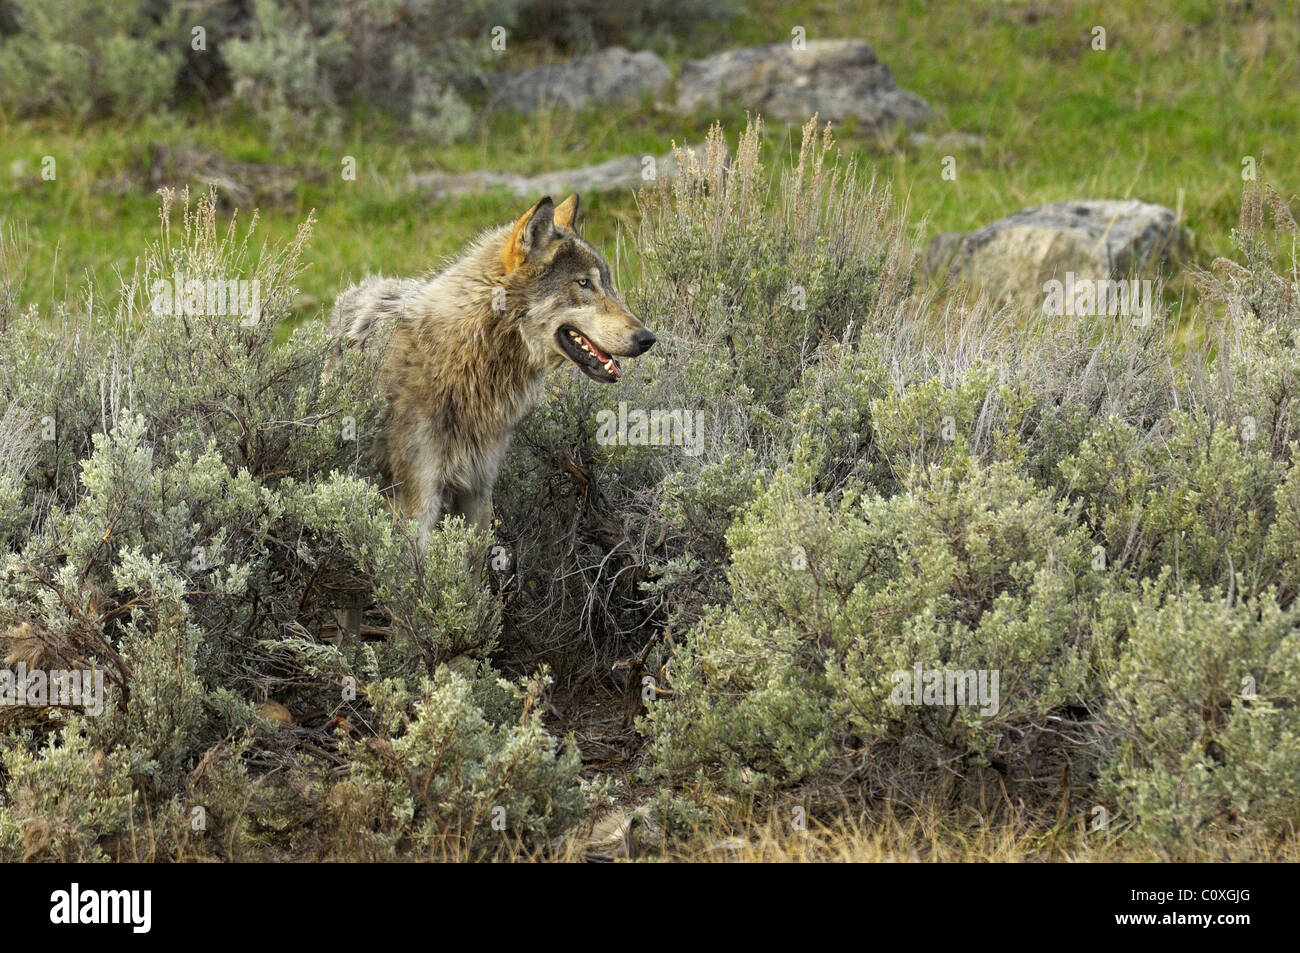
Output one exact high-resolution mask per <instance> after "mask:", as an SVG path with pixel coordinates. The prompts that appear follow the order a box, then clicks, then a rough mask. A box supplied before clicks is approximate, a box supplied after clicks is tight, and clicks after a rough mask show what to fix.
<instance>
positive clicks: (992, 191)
mask: <svg viewBox="0 0 1300 953" xmlns="http://www.w3.org/2000/svg"><path fill="white" fill-rule="evenodd" d="M796 25H798V26H802V27H804V29H805V30H806V33H807V36H808V38H809V39H820V38H829V37H846V36H854V37H861V38H863V39H866V40H868V41H869V42H871V43H872V44H874V45H875V47H876V49H877V51H878V52H879V54H880V56H881V58H882V60H883V61H884V62H885V63H887V64H888V65H889V67H890V68H891V70H892V71H893V73H894V75H895V77H896V79H897V80H898V82H899V84H900V85H901V86H903V87H904V88H907V89H910V90H913V91H915V92H917V93H919V94H921V95H923V96H925V97H926V98H927V99H928V100H929V101H930V102H931V104H932V106H933V107H934V109H935V117H934V120H933V122H932V123H931V126H930V128H929V129H928V130H927V131H928V132H930V133H932V134H941V133H943V132H945V131H963V132H973V133H978V134H980V135H982V136H984V137H985V140H986V142H985V144H984V146H983V147H982V148H978V149H972V150H968V151H962V152H958V153H956V154H955V158H956V162H957V179H956V181H955V182H953V181H945V180H944V179H943V178H942V177H941V174H940V172H941V164H942V161H943V155H944V151H945V150H943V149H942V148H937V147H934V146H928V147H924V148H921V149H915V148H912V147H909V146H907V145H906V144H905V143H904V142H903V141H902V140H901V139H899V140H897V141H894V142H884V143H882V142H879V141H871V140H868V139H866V138H864V137H862V136H860V135H858V134H856V132H855V130H854V129H853V127H852V125H851V124H850V125H849V126H847V127H846V128H845V129H842V130H839V135H840V139H841V142H842V145H843V147H844V149H845V150H846V151H850V152H854V153H856V154H857V155H858V156H859V161H860V162H861V164H862V165H863V167H864V168H865V169H867V170H872V171H875V172H877V173H878V174H879V175H880V176H881V177H882V178H885V179H887V180H889V181H891V182H892V183H893V184H894V188H895V192H896V194H897V195H898V196H900V198H902V199H905V200H906V202H907V207H908V215H909V219H910V220H911V221H912V222H914V223H915V225H916V227H917V230H918V237H919V238H920V239H922V240H924V239H925V238H928V237H929V236H930V235H932V234H934V233H935V232H937V231H943V230H967V229H971V228H976V227H979V226H980V225H983V224H986V223H988V222H990V221H992V220H994V219H996V218H999V217H1001V216H1003V215H1007V214H1009V213H1011V212H1014V211H1016V210H1017V209H1019V208H1023V207H1025V206H1028V205H1034V204H1038V203H1041V202H1047V201H1055V200H1060V199H1067V198H1079V197H1094V198H1112V197H1119V198H1125V197H1133V198H1140V199H1143V200H1145V201H1151V202H1157V203H1161V204H1164V205H1168V206H1170V207H1173V208H1176V209H1179V210H1180V211H1181V212H1182V214H1183V217H1184V221H1185V223H1186V224H1187V226H1188V227H1189V228H1190V229H1191V230H1192V232H1193V233H1194V236H1195V241H1196V244H1195V259H1196V260H1197V261H1199V262H1201V263H1206V262H1208V261H1210V260H1211V259H1212V258H1213V257H1214V256H1216V255H1220V254H1227V253H1230V251H1231V230H1232V228H1233V226H1234V225H1235V223H1236V221H1237V216H1238V209H1239V201H1240V192H1241V187H1242V179H1241V160H1242V157H1243V156H1247V155H1250V156H1254V157H1255V159H1256V160H1257V162H1258V165H1259V170H1260V173H1259V174H1260V178H1261V180H1263V181H1267V182H1269V183H1271V184H1272V185H1274V187H1276V188H1277V189H1278V191H1279V192H1281V193H1282V195H1283V196H1284V197H1286V198H1287V199H1288V200H1291V198H1292V196H1293V195H1294V192H1295V190H1296V188H1297V183H1298V182H1300V150H1297V149H1296V148H1295V144H1296V143H1297V142H1300V83H1297V82H1296V79H1295V78H1296V76H1297V75H1300V68H1298V63H1300V54H1298V53H1297V49H1300V14H1297V10H1296V5H1295V4H1294V3H1266V2H1253V3H1246V2H1244V0H1219V2H1210V0H1182V2H1173V3H1169V4H1166V5H1164V9H1163V10H1159V11H1154V10H1152V9H1151V5H1149V4H1147V3H1143V2H1138V0H1122V2H1112V3H1104V4H1103V3H1082V2H1069V0H1064V2H1058V3H1053V4H1029V3H1015V2H992V0H977V2H975V3H969V4H968V3H956V2H927V0H910V2H902V3H893V2H863V0H859V2H846V3H831V2H818V0H796V2H794V3H788V2H777V0H755V2H751V3H749V4H747V12H746V13H745V14H743V15H742V16H741V17H740V18H739V19H738V20H737V21H735V22H733V23H732V24H730V25H728V26H726V27H725V28H721V29H714V30H701V31H699V33H698V35H694V36H692V37H689V38H683V42H682V43H681V44H680V49H679V52H678V53H676V54H675V56H676V57H677V58H680V57H681V56H685V55H698V54H700V53H702V52H706V51H708V50H709V49H713V48H722V47H724V46H739V45H748V44H757V43H764V42H787V41H788V39H789V36H790V30H791V28H793V27H794V26H796ZM1098 25H1100V26H1103V27H1104V28H1105V29H1106V32H1107V49H1106V50H1105V51H1104V52H1095V51H1093V50H1092V49H1091V46H1090V41H1091V30H1092V28H1093V27H1094V26H1098ZM535 53H536V51H534V50H528V51H524V55H533V54H535ZM712 118H713V117H709V116H699V117H691V118H686V119H684V118H683V117H680V116H676V115H674V114H672V113H671V112H669V111H667V110H655V109H653V108H650V107H649V106H648V105H647V106H646V107H644V108H638V109H624V110H621V111H615V112H612V113H611V111H610V110H606V109H593V110H590V111H588V112H586V113H581V114H572V113H565V112H554V113H547V114H541V115H537V116H529V117H517V116H509V115H504V114H496V115H491V116H488V117H486V118H485V119H484V121H483V122H482V123H481V125H480V128H479V130H478V131H477V132H476V133H475V135H473V136H472V137H470V138H469V139H468V140H466V141H463V142H460V143H457V144H454V145H451V146H445V147H439V146H434V145H430V144H428V143H422V142H419V141H417V140H414V139H412V138H411V137H410V136H408V135H407V134H406V133H405V131H404V130H403V129H402V128H401V126H400V125H399V124H397V123H395V122H393V121H392V120H389V119H385V118H384V117H377V116H374V115H369V114H368V115H358V116H357V117H355V118H354V120H353V121H352V122H351V123H349V124H348V128H349V131H348V133H347V134H345V136H344V137H343V139H342V140H341V141H329V142H296V143H293V144H291V145H290V146H288V147H286V148H283V149H275V148H272V147H271V146H270V145H269V144H268V142H267V138H266V136H265V135H264V133H263V131H262V130H260V129H259V128H257V126H256V125H255V124H254V123H252V122H250V121H249V120H248V119H247V118H246V117H242V116H239V115H234V114H224V115H219V116H209V115H205V114H198V113H192V112H177V113H174V114H170V115H161V116H153V117H150V118H147V119H145V120H143V121H141V122H138V123H131V124H124V123H120V122H112V121H107V122H101V123H96V124H93V125H90V126H86V127H76V126H73V125H70V124H68V123H65V122H59V121H55V120H44V121H39V122H28V121H21V122H19V121H6V120H5V118H4V117H0V217H3V219H4V220H5V221H6V222H11V223H13V222H16V223H19V224H23V223H25V224H26V226H27V232H28V237H29V240H30V246H31V255H30V258H29V260H28V263H27V280H26V284H25V288H24V297H25V299H26V300H27V301H34V302H38V303H39V304H40V306H41V307H45V306H46V303H47V302H49V301H50V300H51V299H52V298H53V299H56V300H58V299H73V298H75V296H76V293H77V292H78V290H79V288H80V285H81V281H82V276H83V275H85V274H87V273H89V274H92V275H94V276H96V278H97V279H98V280H99V282H100V283H101V288H102V289H103V290H109V291H111V289H112V288H113V287H114V285H115V282H116V279H115V277H114V272H115V269H125V270H127V271H129V270H130V266H131V258H132V256H133V255H135V254H137V252H138V250H139V249H140V248H141V247H142V245H143V240H144V239H146V238H147V237H149V236H151V235H152V234H154V232H155V229H156V228H157V203H156V199H155V197H154V196H153V195H151V194H150V193H149V192H148V190H147V188H146V187H145V186H144V185H143V184H142V183H141V182H140V181H139V178H140V176H141V174H142V172H143V170H144V169H145V168H146V167H147V162H148V149H149V144H150V143H152V142H169V143H181V142H193V143H194V144H196V145H199V146H202V147H205V148H210V149H215V150H218V151H221V152H222V153H224V154H226V155H228V156H230V157H232V158H237V159H242V160H248V161H259V162H271V163H277V164H284V165H289V166H293V167H295V168H297V169H300V170H301V171H302V172H303V176H304V181H303V185H302V187H301V188H300V202H299V205H298V206H297V207H294V208H287V209H266V210H263V212H262V219H261V226H260V227H261V228H262V229H263V230H264V233H265V234H266V236H267V237H269V238H273V239H283V238H286V237H287V236H288V235H290V234H291V233H292V231H293V230H294V228H295V227H296V225H297V223H298V222H299V221H300V220H301V219H302V218H303V217H304V216H305V215H306V214H307V212H308V211H309V210H311V209H313V208H314V209H315V210H316V214H317V219H318V224H317V230H316V237H315V239H314V241H313V242H312V245H311V247H310V249H309V259H310V266H311V267H310V270H309V271H308V272H307V273H306V274H305V275H304V276H303V279H302V282H301V284H302V289H303V298H302V300H301V301H300V302H299V308H298V311H299V314H300V315H301V316H304V317H308V316H311V315H313V314H315V313H317V312H318V311H319V309H320V308H322V307H327V306H328V302H329V301H330V300H331V299H332V297H333V295H334V294H335V293H336V292H337V291H338V290H339V289H340V288H341V287H343V286H344V285H346V284H347V283H348V282H350V281H351V280H354V279H355V278H357V277H359V276H361V275H362V274H364V273H366V272H367V271H374V270H383V271H386V272H389V273H411V272H419V271H422V270H424V269H426V268H429V267H431V266H433V265H436V264H437V263H438V262H439V261H440V260H441V259H442V258H443V257H444V256H447V255H450V254H453V253H454V252H455V251H456V250H457V249H458V248H460V246H461V245H462V244H463V243H464V242H465V241H466V240H467V239H469V238H470V237H472V236H473V235H474V234H475V233H476V232H477V231H479V230H480V229H481V228H484V227H486V226H489V225H493V224H497V223H500V222H503V221H505V220H507V219H508V218H511V217H513V216H515V215H517V214H518V212H519V211H521V210H522V207H521V206H522V203H520V202H519V201H518V200H517V199H515V198H513V197H512V196H509V195H507V194H504V193H500V194H483V195H473V196H465V197H460V198H455V199H450V200H445V201H437V202H435V201H431V200H428V199H423V198H420V197H418V196H412V195H410V194H408V193H406V192H405V191H404V190H403V189H402V188H401V185H402V183H403V181H404V180H405V178H406V176H407V175H409V174H410V173H411V172H414V171H426V170H431V169H443V170H452V171H461V170H468V169H473V168H489V169H497V170H503V171H516V172H541V171H546V170H550V169H559V168H565V167H569V166H576V165H582V164H586V163H589V162H597V161H601V160H603V159H608V158H612V157H615V156H619V155H626V154H633V153H659V152H663V151H666V149H667V148H668V145H669V143H670V141H671V140H673V139H676V140H677V141H679V142H683V141H689V142H696V141H700V140H702V138H703V135H704V131H705V130H706V128H707V126H708V123H709V121H710V120H711V119H712ZM721 118H723V120H724V123H725V125H726V127H727V130H728V133H729V134H730V135H731V136H732V137H733V139H734V135H735V134H736V132H738V130H739V127H740V126H741V125H742V124H743V118H744V117H743V112H742V111H740V110H735V109H733V110H728V111H727V112H726V114H725V115H724V116H723V117H721ZM769 141H770V143H771V146H772V147H773V148H775V149H778V150H782V151H788V150H790V149H793V148H797V130H787V129H785V128H782V127H780V126H778V125H777V124H771V125H770V129H769ZM45 155H51V156H54V157H55V159H56V160H57V163H58V177H57V179H56V180H55V181H53V182H44V181H41V180H40V178H39V170H40V161H41V157H42V156H45ZM344 155H352V156H355V157H356V159H357V160H358V163H359V176H358V179H357V181H355V182H345V181H344V180H343V179H342V177H341V175H340V174H339V172H340V168H341V165H340V163H341V161H342V158H343V156H344ZM19 166H25V171H24V172H21V174H15V172H17V171H18V169H19ZM307 176H315V179H314V180H312V179H308V178H307ZM112 182H118V183H121V185H120V186H119V187H118V188H111V187H108V186H106V184H105V183H112ZM584 201H585V206H586V215H587V217H586V222H587V230H588V234H589V235H590V236H591V237H592V238H594V239H595V240H596V241H597V242H598V243H601V244H606V245H607V246H609V245H610V243H612V240H613V238H614V236H615V234H616V232H617V229H618V226H619V223H623V222H628V221H630V220H631V219H632V218H633V217H634V216H635V214H636V205H635V201H634V198H633V196H632V195H631V194H630V193H624V194H606V195H587V196H584ZM626 253H627V250H626V249H625V254H626ZM633 277H634V273H629V272H628V271H627V269H626V268H625V269H624V278H623V280H624V283H625V284H626V283H628V282H629V281H631V280H632V279H633Z"/></svg>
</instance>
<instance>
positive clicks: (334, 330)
mask: <svg viewBox="0 0 1300 953" xmlns="http://www.w3.org/2000/svg"><path fill="white" fill-rule="evenodd" d="M419 285H420V282H419V281H418V280H416V279H412V278H384V277H382V276H377V277H374V278H367V279H366V280H365V281H363V282H361V284H359V285H353V286H352V287H351V288H349V289H347V290H346V291H344V292H343V293H342V294H340V295H339V296H338V299H337V300H335V302H334V309H333V311H331V312H330V320H329V329H330V336H331V337H332V338H333V344H332V345H331V346H330V352H329V356H328V357H327V358H326V359H325V369H324V370H323V371H322V372H321V380H323V381H324V380H329V378H330V375H331V374H333V373H334V368H335V367H336V366H337V365H338V362H339V360H340V359H341V358H342V357H343V349H344V348H345V347H365V346H366V344H367V343H369V341H370V340H371V338H373V337H375V336H376V335H377V334H378V335H379V336H381V337H382V336H383V334H382V333H381V332H386V331H387V330H389V329H391V327H392V325H393V324H395V323H396V322H397V320H398V319H399V318H400V317H401V315H402V314H403V313H404V311H405V305H406V302H407V301H408V300H409V299H410V297H411V295H412V294H413V292H414V291H415V289H416V288H417V287H418V286H419Z"/></svg>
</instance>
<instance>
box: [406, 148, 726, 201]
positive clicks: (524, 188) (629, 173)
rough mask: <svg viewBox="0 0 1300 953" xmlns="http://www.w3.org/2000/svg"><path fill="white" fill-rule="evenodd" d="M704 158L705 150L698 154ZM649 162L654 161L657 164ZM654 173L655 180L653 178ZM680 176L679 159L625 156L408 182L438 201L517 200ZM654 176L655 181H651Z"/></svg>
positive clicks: (425, 176)
mask: <svg viewBox="0 0 1300 953" xmlns="http://www.w3.org/2000/svg"><path fill="white" fill-rule="evenodd" d="M695 152H696V154H698V155H703V150H700V149H697V150H695ZM647 160H653V163H652V162H650V161H647ZM651 170H652V171H653V176H651ZM677 173H678V168H677V159H676V156H674V155H673V153H671V152H670V153H668V154H667V155H663V156H654V157H651V156H623V157H622V158H619V159H610V160H609V161H608V162H600V163H597V164H595V165H585V166H582V167H580V168H577V169H564V170H561V171H558V172H543V173H541V174H539V175H513V174H511V173H507V172H488V171H484V170H480V171H475V172H456V173H442V172H421V173H417V174H416V175H412V176H411V177H410V178H408V179H407V181H406V185H407V188H408V189H410V190H412V191H417V192H424V193H426V194H428V195H430V196H432V197H434V198H443V197H444V196H448V195H459V194H461V193H464V192H480V191H484V190H486V189H492V188H505V189H509V190H510V191H511V192H513V193H514V194H515V195H516V196H517V197H519V198H521V199H524V198H530V197H532V198H536V197H537V196H539V195H555V196H559V195H562V194H567V193H568V192H611V191H615V190H617V189H639V188H641V187H642V186H643V185H647V184H649V182H650V181H652V180H653V177H657V176H663V177H666V178H670V179H671V178H674V177H675V176H676V175H677ZM648 176H651V177H648Z"/></svg>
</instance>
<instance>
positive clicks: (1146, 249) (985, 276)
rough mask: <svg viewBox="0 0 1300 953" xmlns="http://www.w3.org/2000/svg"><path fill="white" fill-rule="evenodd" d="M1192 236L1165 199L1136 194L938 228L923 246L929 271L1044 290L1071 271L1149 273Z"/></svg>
mask: <svg viewBox="0 0 1300 953" xmlns="http://www.w3.org/2000/svg"><path fill="white" fill-rule="evenodd" d="M1186 244H1187V236H1186V233H1185V232H1184V230H1183V228H1182V226H1180V225H1179V224H1178V216H1177V215H1176V214H1175V213H1174V211H1173V210H1172V209H1168V208H1165V207H1164V206H1163V205H1151V204H1148V203H1146V202H1138V201H1136V200H1132V199H1130V200H1126V201H1120V200H1096V199H1088V200H1084V201H1078V202H1054V203H1052V204H1050V205H1040V206H1038V207H1036V208H1028V209H1024V210H1023V211H1020V212H1017V213H1016V214H1014V215H1011V216H1009V217H1007V218H1004V219H1000V220H998V221H996V222H993V223H992V224H991V225H986V226H984V227H983V228H981V229H979V230H978V231H974V232H966V233H959V232H946V233H944V234H941V235H936V236H935V237H934V238H933V239H932V240H931V241H930V244H929V245H928V246H926V249H925V255H924V258H923V260H922V268H923V269H924V270H925V272H926V273H927V274H928V275H931V276H936V277H939V276H943V275H945V274H946V275H949V276H952V277H957V278H960V279H962V280H965V281H969V282H971V283H973V284H977V285H980V286H982V287H984V288H987V289H988V290H989V291H991V292H992V293H993V294H994V295H996V296H999V297H1017V298H1041V297H1042V295H1043V285H1044V284H1045V283H1046V282H1047V281H1049V280H1051V279H1054V278H1055V279H1057V280H1060V281H1064V280H1065V278H1066V274H1067V273H1073V274H1074V277H1075V278H1076V279H1077V278H1087V279H1092V280H1119V279H1123V278H1130V277H1135V276H1138V275H1143V274H1146V275H1149V274H1151V273H1152V272H1154V271H1155V270H1156V268H1157V267H1158V266H1159V265H1160V264H1162V263H1170V262H1176V261H1177V259H1178V258H1179V257H1180V256H1181V255H1182V253H1183V252H1184V250H1185V249H1186Z"/></svg>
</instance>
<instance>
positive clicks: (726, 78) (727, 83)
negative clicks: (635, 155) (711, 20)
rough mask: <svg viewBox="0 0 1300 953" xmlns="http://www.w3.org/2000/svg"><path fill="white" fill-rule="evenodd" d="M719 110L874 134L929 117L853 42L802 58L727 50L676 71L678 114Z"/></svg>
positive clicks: (781, 47)
mask: <svg viewBox="0 0 1300 953" xmlns="http://www.w3.org/2000/svg"><path fill="white" fill-rule="evenodd" d="M723 103H725V104H727V105H738V106H743V107H744V108H746V109H752V110H755V111H757V112H759V113H761V114H762V115H763V116H764V117H767V118H773V119H781V120H785V121H787V122H806V121H807V120H808V119H809V118H810V117H811V116H812V115H813V113H817V114H818V116H819V117H820V118H821V119H823V120H825V121H829V122H842V121H844V120H846V119H850V118H855V119H857V120H858V121H860V122H862V123H864V124H865V125H867V126H868V127H869V128H871V129H873V130H876V131H881V130H884V129H887V128H889V127H892V126H894V125H898V124H901V125H903V126H906V127H911V126H915V125H918V124H920V123H922V122H924V121H925V120H926V119H927V118H928V117H929V115H930V106H929V104H928V103H927V102H926V101H925V100H924V99H922V98H921V97H920V96H917V95H916V94H914V93H909V92H907V91H906V90H903V89H899V88H898V86H897V85H896V84H895V83H894V77H893V76H892V75H891V74H890V72H889V69H888V67H886V66H885V64H883V63H881V62H880V60H879V59H877V57H876V51H875V50H873V49H872V48H871V46H870V45H868V44H866V43H864V42H862V41H861V40H816V41H813V42H810V43H808V44H807V47H806V48H805V49H803V50H795V49H792V48H791V47H790V46H789V45H788V44H780V43H777V44H773V45H771V46H758V47H750V48H748V49H741V50H727V51H724V52H722V53H717V54H714V55H713V56H710V57H707V58H705V59H702V60H694V61H692V62H689V63H686V64H685V65H683V67H682V75H681V78H680V80H679V82H678V86H677V108H678V109H679V110H681V111H683V112H697V111H707V110H709V109H714V108H716V107H717V106H718V105H719V104H723Z"/></svg>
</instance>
